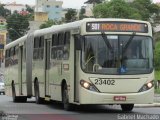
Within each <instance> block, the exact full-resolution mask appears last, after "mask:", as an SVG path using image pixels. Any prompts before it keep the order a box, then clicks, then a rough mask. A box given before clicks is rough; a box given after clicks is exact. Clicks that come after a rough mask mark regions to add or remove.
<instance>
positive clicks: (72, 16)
mask: <svg viewBox="0 0 160 120" xmlns="http://www.w3.org/2000/svg"><path fill="white" fill-rule="evenodd" d="M76 15H77V12H76V10H75V9H72V8H69V9H68V11H67V13H66V14H65V20H66V22H73V21H75V20H76V19H77V17H76Z"/></svg>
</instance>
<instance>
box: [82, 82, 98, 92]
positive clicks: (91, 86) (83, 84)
mask: <svg viewBox="0 0 160 120" xmlns="http://www.w3.org/2000/svg"><path fill="white" fill-rule="evenodd" d="M80 85H81V86H82V87H83V88H85V89H88V90H91V91H95V92H99V91H98V89H97V88H96V87H95V86H94V85H93V84H92V83H89V82H87V81H85V80H80Z"/></svg>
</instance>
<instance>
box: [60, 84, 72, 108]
mask: <svg viewBox="0 0 160 120" xmlns="http://www.w3.org/2000/svg"><path fill="white" fill-rule="evenodd" d="M62 90H63V91H62V102H63V108H64V109H65V110H67V111H70V110H72V109H73V106H72V104H70V103H69V97H68V89H67V84H66V83H65V84H64V85H63V89H62Z"/></svg>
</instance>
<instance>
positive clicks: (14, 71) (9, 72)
mask: <svg viewBox="0 0 160 120" xmlns="http://www.w3.org/2000/svg"><path fill="white" fill-rule="evenodd" d="M17 56H18V53H17V54H16V55H14V56H13V55H12V56H10V57H8V58H6V59H5V91H6V95H8V96H12V89H11V83H12V80H13V81H14V83H15V89H16V94H17V95H19V81H18V62H19V61H18V58H17Z"/></svg>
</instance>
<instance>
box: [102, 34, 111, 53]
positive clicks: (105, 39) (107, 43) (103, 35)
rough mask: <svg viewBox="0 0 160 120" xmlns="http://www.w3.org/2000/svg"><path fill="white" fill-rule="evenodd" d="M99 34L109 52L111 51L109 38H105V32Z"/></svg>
mask: <svg viewBox="0 0 160 120" xmlns="http://www.w3.org/2000/svg"><path fill="white" fill-rule="evenodd" d="M101 34H102V38H103V40H104V42H105V44H106V45H107V47H108V48H109V49H110V50H111V52H112V51H113V48H112V46H111V44H110V43H109V40H108V39H107V37H106V34H105V33H104V32H101Z"/></svg>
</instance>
